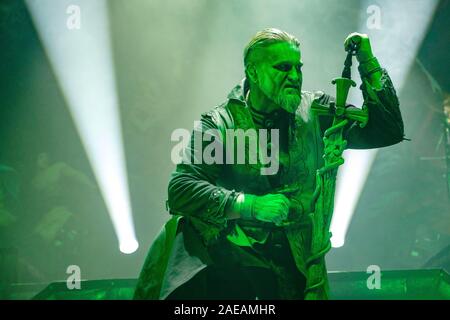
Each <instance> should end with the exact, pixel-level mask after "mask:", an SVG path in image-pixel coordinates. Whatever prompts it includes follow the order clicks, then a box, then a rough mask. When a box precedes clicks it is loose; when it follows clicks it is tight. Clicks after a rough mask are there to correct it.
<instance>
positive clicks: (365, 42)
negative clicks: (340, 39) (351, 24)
mask: <svg viewBox="0 0 450 320" xmlns="http://www.w3.org/2000/svg"><path fill="white" fill-rule="evenodd" d="M352 46H354V48H355V51H356V59H357V60H358V62H359V63H364V62H366V61H367V60H369V59H371V58H373V53H372V47H371V46H370V40H369V37H368V36H367V34H363V33H357V32H353V33H351V34H349V35H348V37H347V38H346V39H345V41H344V48H345V50H346V51H348V50H350V48H351V47H352Z"/></svg>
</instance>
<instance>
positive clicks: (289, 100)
mask: <svg viewBox="0 0 450 320" xmlns="http://www.w3.org/2000/svg"><path fill="white" fill-rule="evenodd" d="M259 54H260V56H259V59H258V61H259V62H258V63H257V64H256V65H255V67H256V72H257V79H258V82H257V84H258V86H259V88H260V91H261V92H262V93H263V94H264V95H266V97H267V98H268V99H270V100H271V101H273V102H274V103H275V104H276V105H278V106H279V107H281V108H283V109H285V110H286V111H288V112H291V113H293V112H295V110H296V109H297V107H298V106H299V104H300V99H301V88H302V80H303V74H302V70H301V68H302V65H303V63H302V61H301V54H300V49H299V48H297V47H296V46H295V45H293V44H291V43H287V42H281V43H275V44H272V45H270V46H268V47H265V48H261V49H260V52H259Z"/></svg>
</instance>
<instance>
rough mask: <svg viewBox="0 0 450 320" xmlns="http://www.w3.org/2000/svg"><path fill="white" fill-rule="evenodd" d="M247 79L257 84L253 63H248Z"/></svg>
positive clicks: (256, 74)
mask: <svg viewBox="0 0 450 320" xmlns="http://www.w3.org/2000/svg"><path fill="white" fill-rule="evenodd" d="M247 77H248V78H249V80H250V82H253V83H258V73H257V71H256V66H255V65H254V64H253V63H250V64H249V65H248V66H247Z"/></svg>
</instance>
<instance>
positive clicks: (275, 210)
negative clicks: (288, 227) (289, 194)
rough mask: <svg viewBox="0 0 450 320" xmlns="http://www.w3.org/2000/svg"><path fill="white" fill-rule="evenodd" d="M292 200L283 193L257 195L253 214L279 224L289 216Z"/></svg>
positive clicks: (262, 219) (263, 219) (261, 219)
mask: <svg viewBox="0 0 450 320" xmlns="http://www.w3.org/2000/svg"><path fill="white" fill-rule="evenodd" d="M289 206H290V201H289V199H288V198H286V196H285V195H282V194H267V195H264V196H257V197H255V199H254V202H253V215H254V217H255V218H256V219H258V220H260V221H265V222H273V223H275V225H277V226H279V225H281V224H282V223H283V222H285V220H286V219H287V217H288V214H289Z"/></svg>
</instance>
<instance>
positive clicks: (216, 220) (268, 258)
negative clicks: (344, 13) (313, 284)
mask: <svg viewBox="0 0 450 320" xmlns="http://www.w3.org/2000/svg"><path fill="white" fill-rule="evenodd" d="M381 72H382V77H381V84H382V88H381V89H380V90H376V89H374V88H372V87H370V85H369V83H368V82H367V81H363V85H362V86H361V90H362V93H363V97H364V107H367V109H368V112H369V121H368V123H367V125H366V126H365V127H364V128H360V127H359V126H358V125H356V124H355V123H353V122H351V121H345V122H344V123H343V125H344V126H343V127H342V129H343V131H342V133H343V136H344V138H345V140H346V145H343V146H342V145H341V147H346V148H352V149H369V148H379V147H384V146H389V145H393V144H395V143H398V142H400V141H402V140H403V122H402V118H401V114H400V110H399V102H398V99H397V95H396V92H395V89H394V87H393V85H392V82H391V80H390V78H389V76H388V74H387V72H386V70H384V69H383V70H382V71H381ZM363 80H364V79H363ZM247 90H248V87H247V82H246V80H244V81H243V82H242V83H241V84H240V85H238V86H236V87H235V88H234V89H233V90H232V91H231V93H230V94H229V96H228V99H227V101H226V102H225V103H224V104H222V105H220V106H218V107H215V108H214V109H213V110H211V111H209V112H207V113H205V114H203V115H202V117H201V126H200V127H197V128H195V129H194V130H200V131H202V132H205V131H206V130H208V129H218V130H219V132H221V133H224V130H225V129H243V130H247V129H252V128H253V129H260V128H267V129H270V128H278V129H280V157H279V161H280V168H279V170H278V172H277V173H276V174H275V175H272V176H270V175H261V174H260V169H261V166H262V165H261V164H259V163H258V164H249V163H248V162H246V164H223V165H221V164H210V165H208V164H204V163H203V164H192V163H181V164H179V165H177V168H176V170H175V172H174V173H173V175H172V178H171V181H170V183H169V188H168V189H169V190H168V191H169V198H168V207H169V211H170V213H171V214H172V215H173V217H172V218H171V219H170V220H169V221H168V222H167V223H166V225H165V226H164V228H163V229H162V231H161V233H160V234H159V235H158V236H157V238H156V239H155V241H154V243H153V245H152V247H151V249H150V252H149V254H148V256H147V259H146V261H145V263H144V266H143V268H142V271H141V274H140V277H139V281H138V284H137V288H136V291H135V299H167V298H177V297H181V298H189V296H188V295H189V293H191V297H192V298H208V294H209V297H210V298H237V299H239V298H243V299H247V298H248V299H252V298H255V296H256V297H258V298H260V299H261V298H275V299H302V298H304V297H305V292H304V290H305V286H306V285H307V284H306V283H307V282H308V270H307V262H308V261H311V255H312V252H311V246H313V247H314V244H313V243H312V242H311V241H312V239H311V238H312V235H311V232H312V231H311V229H312V227H311V221H312V220H311V219H309V217H308V215H309V214H310V213H311V212H312V211H313V210H315V209H317V208H315V207H316V201H317V198H318V197H319V196H318V194H317V188H316V187H317V186H316V182H317V181H316V172H317V170H318V169H319V168H322V167H323V166H324V158H323V155H324V152H325V150H324V142H323V137H324V134H325V132H326V130H327V129H328V128H330V127H331V126H332V125H333V123H332V122H333V117H326V116H319V113H317V112H315V110H326V109H330V108H334V106H335V104H334V99H333V98H332V97H330V96H329V95H327V94H324V93H322V92H315V93H312V92H307V91H302V97H301V105H300V107H299V108H298V110H297V112H296V113H295V114H290V113H287V112H285V111H284V110H282V109H281V110H277V111H274V112H272V113H270V114H263V113H261V112H258V111H256V110H254V109H253V108H251V107H250V106H249V105H248V104H247V103H246V99H245V97H246V94H247ZM347 107H350V106H347ZM193 136H194V135H193ZM221 138H222V142H223V140H224V139H225V135H224V134H222V135H221ZM224 145H225V144H224ZM188 148H189V149H190V150H191V151H192V153H194V151H195V150H192V149H193V148H194V144H193V143H191V144H190V145H189V147H188ZM246 149H247V151H248V144H247V145H246ZM340 152H342V150H341V151H340ZM315 191H316V194H315ZM238 192H243V193H244V194H246V193H248V194H253V195H264V194H269V193H283V194H284V195H286V196H287V197H288V198H289V200H290V201H291V208H290V209H289V221H290V223H288V224H286V225H285V226H283V227H277V226H275V225H274V224H272V223H267V222H260V221H257V220H255V221H250V220H243V219H236V220H228V219H227V218H226V216H225V212H226V210H227V208H228V207H229V206H230V205H231V204H232V203H233V201H235V199H236V196H237V194H238ZM327 192H328V193H330V194H331V196H329V197H331V199H332V195H333V194H334V184H332V187H331V190H327ZM319 250H320V248H319ZM314 268H315V269H316V270H315V274H316V275H317V270H319V274H321V276H319V281H321V285H320V288H318V289H317V290H316V291H315V293H314V298H315V299H328V297H329V292H328V283H327V276H326V266H325V263H324V259H321V260H320V261H319V262H318V264H317V265H316V266H315V267H314ZM261 270H263V271H262V272H261ZM264 270H266V271H268V272H267V273H264ZM269 271H270V272H269ZM215 274H220V275H222V276H217V277H216V278H215V277H214V275H215ZM223 275H224V276H223ZM268 275H271V276H270V277H269V276H268ZM250 278H253V280H251V281H247V280H248V279H250ZM272 280H273V281H272ZM208 281H209V284H208ZM211 281H212V282H214V281H216V283H213V284H211ZM265 281H267V283H268V282H270V281H272V282H273V285H272V286H269V285H267V286H268V287H269V288H270V290H269V291H267V290H266V291H264V288H263V289H261V290H259V289H258V286H260V287H261V286H262V287H264V282H265ZM219 282H230V283H231V285H230V286H228V287H227V286H226V284H223V283H222V284H221V283H219ZM205 283H206V284H205ZM208 285H209V287H211V286H217V287H216V291H217V290H222V292H221V293H220V294H218V295H212V296H211V289H210V288H209V289H208V290H206V291H204V292H203V294H197V293H196V292H195V291H196V290H197V289H198V288H200V287H202V286H203V287H205V286H208ZM248 287H254V288H256V290H253V291H252V292H253V293H252V292H250V293H249V289H248ZM230 288H232V289H230ZM228 289H230V290H231V291H230V292H228V293H227V292H225V291H227V290H228ZM199 290H200V291H201V289H199ZM258 290H259V291H258ZM274 290H275V291H276V292H273V291H274ZM177 292H184V293H182V294H177ZM205 292H207V293H205ZM183 294H184V295H183Z"/></svg>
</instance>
